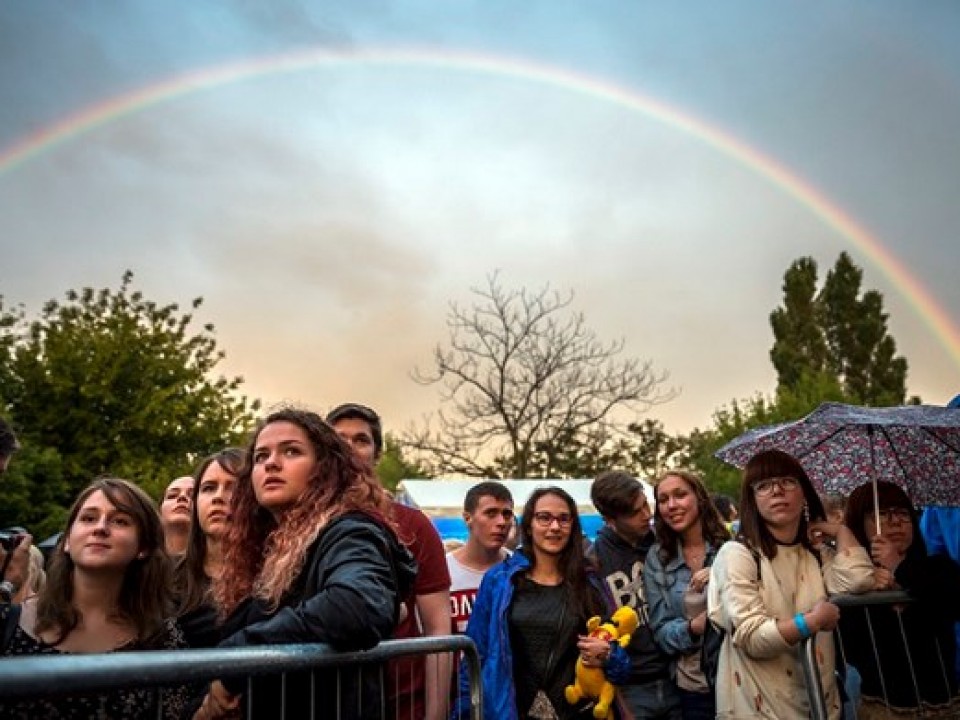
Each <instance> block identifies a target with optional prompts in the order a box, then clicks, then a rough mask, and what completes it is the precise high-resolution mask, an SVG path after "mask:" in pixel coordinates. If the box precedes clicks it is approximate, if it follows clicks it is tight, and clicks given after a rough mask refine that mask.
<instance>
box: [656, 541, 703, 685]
mask: <svg viewBox="0 0 960 720" xmlns="http://www.w3.org/2000/svg"><path fill="white" fill-rule="evenodd" d="M706 551H707V554H706V558H705V560H704V567H706V566H707V565H712V564H713V560H714V558H715V557H716V556H717V549H716V548H714V547H711V546H710V545H709V544H708V545H707V547H706ZM692 575H693V573H692V572H691V571H690V568H689V567H688V566H687V563H686V562H685V561H684V559H683V553H682V552H680V548H679V546H678V547H677V556H676V557H675V558H673V559H672V560H670V562H668V563H667V564H666V565H664V564H663V561H662V560H661V559H660V544H659V543H657V544H655V545H654V546H653V547H651V548H650V552H648V553H647V562H646V564H645V565H644V567H643V592H644V596H645V598H646V600H647V612H648V613H649V616H650V629H651V630H653V637H654V639H655V640H656V641H657V644H658V645H659V646H660V647H661V648H662V649H663V651H664V652H665V653H667V654H668V655H670V656H671V657H673V658H674V662H673V663H672V664H671V674H674V675H675V674H676V657H677V656H678V655H689V654H690V653H692V652H693V651H694V650H696V649H697V648H698V647H700V638H699V637H698V636H696V637H691V635H690V631H689V629H688V626H687V619H686V618H685V617H684V616H683V593H684V592H685V591H686V589H687V585H689V584H690V577H691V576H692Z"/></svg>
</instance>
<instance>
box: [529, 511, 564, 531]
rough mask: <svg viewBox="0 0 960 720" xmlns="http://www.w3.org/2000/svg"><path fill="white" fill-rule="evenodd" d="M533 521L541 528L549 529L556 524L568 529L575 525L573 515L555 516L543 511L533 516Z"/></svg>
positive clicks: (562, 514) (561, 514)
mask: <svg viewBox="0 0 960 720" xmlns="http://www.w3.org/2000/svg"><path fill="white" fill-rule="evenodd" d="M533 521H534V522H535V523H536V524H537V525H539V526H540V527H545V528H547V527H550V526H551V525H553V524H554V523H558V524H559V525H560V527H562V528H568V527H570V526H571V525H572V524H573V515H571V514H570V513H557V514H556V515H554V514H553V513H552V512H547V511H546V510H541V511H540V512H535V513H534V514H533Z"/></svg>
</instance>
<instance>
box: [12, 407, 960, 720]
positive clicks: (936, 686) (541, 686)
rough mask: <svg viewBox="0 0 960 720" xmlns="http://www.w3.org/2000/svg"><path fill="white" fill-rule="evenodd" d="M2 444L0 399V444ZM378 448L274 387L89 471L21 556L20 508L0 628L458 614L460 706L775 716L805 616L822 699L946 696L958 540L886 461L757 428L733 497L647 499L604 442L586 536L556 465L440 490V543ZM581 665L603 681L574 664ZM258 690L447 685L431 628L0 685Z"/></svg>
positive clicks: (405, 701) (233, 695)
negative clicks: (257, 407) (855, 469)
mask: <svg viewBox="0 0 960 720" xmlns="http://www.w3.org/2000/svg"><path fill="white" fill-rule="evenodd" d="M17 449H18V445H17V441H16V437H15V435H14V434H13V432H12V430H11V429H10V428H9V426H8V425H7V424H6V423H4V422H3V421H0V472H2V471H3V470H5V469H6V467H7V465H8V463H9V462H10V458H11V457H12V456H13V454H14V453H15V451H16V450H17ZM382 451H383V431H382V426H381V420H380V418H379V416H378V415H377V413H376V412H375V411H374V410H372V409H371V408H369V407H366V406H363V405H359V404H355V403H348V404H345V405H341V406H339V407H337V408H335V409H334V410H332V411H331V412H330V413H328V414H327V416H326V417H322V416H320V415H318V414H317V413H314V412H311V411H307V410H302V409H296V408H284V409H280V410H277V411H275V412H273V413H271V414H269V415H267V416H266V417H265V418H263V419H262V420H261V421H260V423H259V424H258V425H257V427H256V429H255V430H254V431H253V433H252V435H251V437H250V440H249V442H248V444H247V446H246V447H245V448H242V449H240V448H226V449H223V450H221V451H219V452H217V453H215V454H213V455H210V456H209V457H206V458H205V459H204V460H203V461H202V462H201V463H200V464H199V466H198V467H197V468H196V470H195V472H194V473H193V474H192V475H190V476H184V477H180V478H176V479H175V480H173V481H172V482H171V483H170V485H169V487H168V488H167V490H166V492H165V493H164V495H163V498H162V499H161V502H160V504H159V506H158V505H157V504H156V503H154V502H153V501H152V500H151V498H149V496H147V495H146V494H145V493H144V492H143V491H142V490H141V489H140V488H138V487H137V486H136V485H135V484H134V483H132V482H129V481H127V480H122V479H117V478H99V479H96V480H94V481H92V482H91V483H90V484H89V485H88V486H87V487H86V488H85V489H84V490H83V491H82V492H81V493H80V495H79V496H78V497H77V499H76V501H75V502H74V504H73V506H72V508H71V509H70V512H69V515H68V520H67V523H66V526H65V528H64V531H63V533H62V536H61V538H60V540H59V542H58V543H57V545H56V547H55V548H54V549H53V550H52V552H51V553H50V556H49V558H48V559H47V561H46V563H43V562H42V560H43V556H42V555H40V553H39V552H38V551H37V550H36V548H35V547H33V545H32V542H31V538H30V537H29V535H26V534H25V533H21V534H18V535H16V536H14V537H9V538H6V539H5V541H4V543H3V544H2V545H0V568H2V569H0V629H2V635H0V642H2V645H0V656H24V655H55V654H76V653H102V652H114V651H127V650H149V649H168V650H179V649H186V648H204V647H224V648H228V647H249V646H260V645H268V644H285V643H308V642H321V643H327V644H329V645H330V646H331V647H332V648H334V649H335V650H340V651H353V650H364V649H369V648H372V647H373V646H375V645H376V644H377V643H379V642H380V641H381V640H385V639H388V638H408V637H418V636H444V635H450V634H455V633H465V634H466V635H467V636H468V637H470V638H471V639H472V640H473V642H474V644H475V645H476V647H477V650H478V653H479V657H480V663H481V664H480V668H481V670H480V682H481V685H482V689H483V715H484V718H486V719H487V720H509V719H510V718H518V719H519V718H537V719H550V718H553V719H556V720H561V719H563V720H565V719H572V718H581V717H582V718H588V717H594V718H605V717H616V718H624V719H629V718H653V719H657V718H663V719H669V720H674V719H676V720H680V719H683V720H691V719H692V720H699V719H701V718H731V719H732V718H738V719H740V718H778V719H790V718H806V717H809V714H810V711H811V708H810V705H809V699H808V698H809V695H808V691H807V687H806V680H805V678H804V673H803V668H802V666H801V659H800V655H799V652H798V648H799V647H800V644H801V643H802V642H803V641H804V640H807V639H812V642H813V643H814V653H813V657H814V658H815V663H816V669H817V671H818V672H819V675H820V683H821V685H822V691H823V699H824V701H825V704H826V708H827V712H828V716H829V717H830V718H831V720H840V719H841V718H844V720H846V718H854V717H861V718H867V719H868V720H874V719H875V718H894V717H913V716H915V715H916V714H918V713H920V712H923V713H924V716H925V717H944V718H946V717H960V701H958V699H957V680H958V673H957V668H956V667H954V662H955V658H956V659H957V660H956V661H957V662H958V663H960V655H957V646H956V642H955V635H954V623H955V622H957V621H958V620H960V603H958V602H957V598H958V597H960V566H958V564H957V562H956V561H955V560H954V559H951V558H950V557H949V555H948V553H947V552H946V551H945V550H948V548H945V547H943V542H942V540H941V541H940V544H939V545H937V544H935V543H933V542H931V546H930V547H928V546H927V544H926V543H925V540H924V537H923V534H922V530H921V527H922V523H921V518H920V515H919V513H918V511H917V509H916V508H914V507H913V505H912V504H911V502H910V500H909V498H908V497H907V495H906V494H905V493H904V492H903V491H902V490H901V489H900V488H899V487H898V486H896V485H894V484H892V483H888V482H883V481H880V482H877V483H876V484H875V487H874V486H873V485H871V484H866V485H863V486H861V487H860V488H859V489H858V490H857V491H855V492H854V493H853V494H852V495H851V497H850V498H849V499H848V500H847V501H846V502H845V503H844V502H843V501H842V499H837V498H821V496H820V495H818V493H817V492H816V490H815V488H814V486H813V484H812V483H811V482H810V480H809V478H808V477H807V475H806V473H805V472H804V469H803V467H802V466H801V464H800V463H799V462H798V461H797V460H796V459H795V458H793V457H791V456H790V455H788V454H786V453H783V452H780V451H776V450H770V451H764V452H760V453H758V454H757V455H755V456H754V457H753V458H752V459H751V460H750V461H749V462H748V463H747V465H746V467H745V468H744V472H743V480H742V485H741V495H740V497H739V500H738V501H732V500H731V499H730V498H718V497H716V496H711V495H710V494H709V493H708V491H707V488H706V486H705V484H704V482H703V480H702V478H701V477H699V476H698V475H697V474H696V473H693V472H690V471H686V470H680V469H674V470H669V471H667V472H666V473H665V474H663V475H662V476H661V477H659V478H658V479H657V480H656V482H655V485H654V488H653V492H654V495H653V496H654V499H655V503H653V506H651V503H650V502H648V499H647V495H646V493H645V492H644V485H643V483H642V482H641V481H640V480H638V479H637V478H635V477H633V476H632V475H630V474H628V473H626V472H620V471H615V470H612V471H608V472H604V473H601V474H600V475H599V476H598V477H597V478H596V479H595V480H594V481H593V483H592V486H591V501H592V503H593V505H594V506H595V508H596V510H597V512H598V513H599V515H600V516H601V518H602V520H603V527H602V528H601V529H600V530H599V532H598V533H597V536H596V539H595V540H594V541H593V542H590V541H589V540H588V539H587V538H586V537H585V536H584V534H583V531H582V526H581V520H580V515H579V512H578V507H577V503H576V502H575V500H574V499H573V498H572V497H571V496H570V494H569V493H568V492H567V491H566V490H565V489H564V488H563V487H562V483H559V484H556V485H545V486H543V487H540V488H538V489H536V490H535V491H534V492H533V493H532V494H531V495H530V496H529V498H527V499H526V502H525V503H524V506H523V508H522V509H521V510H520V512H519V513H518V514H515V512H516V508H515V507H514V499H513V497H512V496H511V494H510V491H509V490H508V489H507V487H506V486H504V485H503V484H501V483H498V482H495V481H484V482H479V483H477V484H475V485H474V486H473V487H472V488H471V489H470V490H469V491H468V492H467V494H466V497H465V498H464V502H463V517H464V520H465V522H466V525H467V528H468V536H467V539H466V542H464V543H463V544H461V545H459V546H457V547H452V548H449V549H445V548H444V545H443V543H442V542H441V539H440V536H439V535H438V533H437V531H436V529H435V528H434V525H433V524H432V522H431V521H430V519H429V518H428V517H427V516H426V515H424V514H423V513H422V512H421V511H420V510H417V509H415V508H410V507H407V506H404V505H400V504H398V503H396V502H395V501H393V500H392V498H391V497H390V495H389V493H388V492H387V491H386V490H384V488H383V487H382V486H381V484H380V483H379V481H378V479H377V476H376V473H375V466H376V463H377V461H378V460H379V458H380V455H381V453H382ZM956 541H957V539H956V538H953V539H952V540H951V541H950V542H953V543H954V545H955V544H956ZM38 557H39V560H38ZM889 589H898V590H906V591H908V592H909V593H910V594H911V596H912V598H911V602H909V603H906V604H903V605H900V604H881V605H874V606H869V607H867V608H866V609H863V608H845V609H844V610H843V612H841V609H840V607H839V606H838V605H837V604H835V603H834V602H832V601H831V600H830V597H831V596H833V595H836V594H858V593H867V592H871V591H876V590H889ZM621 608H631V609H632V610H633V611H634V612H635V613H636V618H637V620H638V623H637V625H636V627H635V628H631V633H630V636H629V641H627V640H624V641H623V642H619V641H617V639H616V638H610V637H605V636H602V635H598V634H597V633H591V632H588V626H589V627H591V628H592V627H596V625H597V624H598V623H599V622H600V621H601V620H602V621H604V622H610V621H612V620H611V619H612V618H617V617H619V615H618V611H619V610H620V609H621ZM838 649H839V651H838ZM2 662H3V660H2V659H0V663H2ZM958 667H960V665H958ZM590 670H599V671H602V675H603V676H604V677H605V679H606V681H608V682H609V683H610V684H612V687H613V688H615V693H614V692H612V691H611V692H610V693H608V694H601V695H598V696H596V697H591V696H590V695H589V694H586V693H584V692H583V690H582V688H581V687H580V686H579V685H575V683H574V680H575V678H576V677H577V676H578V674H579V673H581V672H585V671H590ZM0 671H2V665H0ZM250 690H252V699H253V700H252V703H248V702H245V695H246V693H247V692H248V691H250ZM281 696H282V697H283V699H284V701H285V703H286V704H287V706H288V707H291V706H294V707H295V706H305V705H306V704H308V699H309V698H310V697H311V696H312V697H315V698H320V699H321V701H323V699H324V698H336V700H337V711H336V716H337V717H338V718H351V717H356V718H381V717H383V718H428V719H429V720H440V718H447V717H450V718H453V719H456V718H466V717H469V716H470V711H471V707H472V706H471V702H472V701H471V694H470V687H469V678H468V675H467V673H466V672H459V671H458V668H457V667H456V663H455V662H454V661H453V658H451V657H450V655H449V654H448V653H433V654H430V655H427V656H409V657H403V658H401V659H398V660H394V661H391V662H390V663H389V665H388V667H386V668H382V667H379V666H377V665H367V666H360V667H359V668H357V669H356V671H353V670H352V671H351V672H350V673H347V674H342V673H338V672H336V671H335V670H331V671H321V672H317V673H306V672H304V673H288V674H286V676H285V677H284V678H283V679H282V680H281V679H280V678H277V677H273V676H269V675H264V676H257V677H255V678H253V679H251V680H249V681H248V679H246V678H242V679H237V678H235V677H224V678H222V679H220V680H215V681H213V682H210V683H205V682H197V681H193V680H191V679H185V680H184V682H183V683H182V684H181V685H178V686H173V687H164V688H160V689H159V690H154V689H139V688H132V689H123V690H116V691H112V692H105V693H88V694H81V695H73V696H70V697H50V698H37V699H31V700H21V701H9V702H8V701H4V700H0V713H2V714H3V716H4V717H10V718H93V717H110V718H140V717H162V718H170V719H173V718H193V720H213V719H216V718H239V717H249V718H265V717H271V716H272V715H274V714H275V712H276V708H277V707H279V705H280V699H281Z"/></svg>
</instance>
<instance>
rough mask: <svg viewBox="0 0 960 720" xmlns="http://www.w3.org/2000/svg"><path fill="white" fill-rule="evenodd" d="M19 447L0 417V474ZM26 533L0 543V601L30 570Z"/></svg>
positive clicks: (19, 585)
mask: <svg viewBox="0 0 960 720" xmlns="http://www.w3.org/2000/svg"><path fill="white" fill-rule="evenodd" d="M19 449H20V442H19V441H18V440H17V435H16V433H15V432H14V431H13V428H12V427H10V423H8V422H7V421H6V420H4V419H3V418H0V475H3V473H5V472H6V471H7V468H8V467H9V466H10V459H11V458H12V457H13V454H14V453H15V452H16V451H17V450H19ZM32 540H33V538H31V537H30V536H29V535H27V534H18V535H14V534H9V535H7V536H6V537H5V538H4V542H3V543H2V544H0V603H9V602H11V601H12V600H13V597H14V595H16V594H17V592H18V591H19V590H20V588H22V587H23V584H24V583H25V582H26V581H27V576H28V574H29V570H30V543H31V542H32Z"/></svg>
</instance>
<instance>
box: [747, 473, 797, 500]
mask: <svg viewBox="0 0 960 720" xmlns="http://www.w3.org/2000/svg"><path fill="white" fill-rule="evenodd" d="M752 487H753V493H754V495H756V496H757V497H768V496H769V495H771V494H773V489H774V488H775V487H776V488H780V492H783V493H786V492H791V491H793V490H796V489H797V488H798V487H800V481H799V480H797V479H796V478H795V477H789V476H788V477H774V478H766V479H764V480H757V482H755V483H753V486H752Z"/></svg>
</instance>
